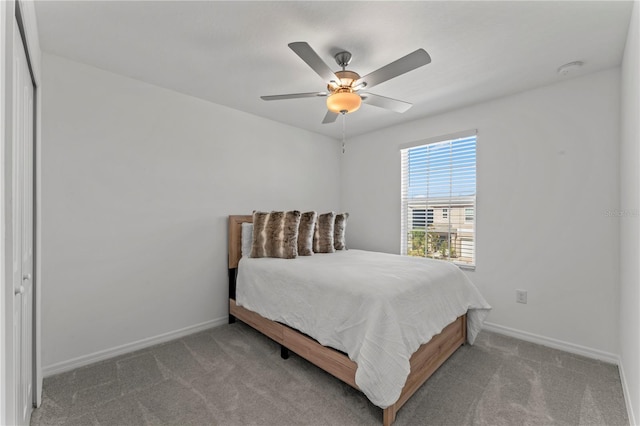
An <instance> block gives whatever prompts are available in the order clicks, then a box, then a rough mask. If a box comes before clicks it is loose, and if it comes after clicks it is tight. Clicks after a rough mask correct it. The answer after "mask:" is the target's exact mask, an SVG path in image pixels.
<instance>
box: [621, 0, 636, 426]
mask: <svg viewBox="0 0 640 426" xmlns="http://www.w3.org/2000/svg"><path fill="white" fill-rule="evenodd" d="M639 6H640V5H639V4H638V2H636V3H635V4H634V6H633V14H632V17H631V24H630V26H629V35H628V38H627V45H626V47H625V52H624V60H623V63H622V143H621V148H620V211H621V212H622V213H623V215H622V217H620V219H619V224H620V348H621V350H620V352H621V361H622V362H621V371H622V373H623V381H624V383H623V385H624V386H625V387H626V389H625V391H626V395H627V407H628V410H629V417H630V419H631V422H632V424H635V422H636V421H639V420H640V309H639V307H640V260H639V259H640V171H639V170H640V118H639V117H640V84H639V82H638V80H639V75H640V63H639V60H638V51H639V50H640V42H639V40H638V39H639V38H640V36H639V35H638V26H639V21H640V7H639Z"/></svg>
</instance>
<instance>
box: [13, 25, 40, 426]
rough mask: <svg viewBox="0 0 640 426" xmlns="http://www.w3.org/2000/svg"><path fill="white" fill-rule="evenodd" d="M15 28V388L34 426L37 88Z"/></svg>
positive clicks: (20, 411) (21, 416) (23, 419)
mask: <svg viewBox="0 0 640 426" xmlns="http://www.w3.org/2000/svg"><path fill="white" fill-rule="evenodd" d="M14 24H15V25H14V28H15V29H14V57H13V71H14V86H13V89H14V92H13V111H14V120H13V124H14V128H13V144H12V153H13V158H12V163H13V164H12V165H13V188H12V198H13V239H14V246H13V259H14V263H13V289H14V301H13V302H14V303H13V322H14V323H13V325H14V329H13V349H14V358H13V359H14V366H13V367H14V369H13V378H14V382H13V383H14V387H15V410H16V411H15V422H16V424H18V425H28V424H29V420H30V417H31V411H32V410H33V386H32V385H33V146H34V144H33V141H34V137H33V136H34V134H33V112H34V109H33V95H34V88H33V83H32V80H31V73H30V70H29V65H28V62H27V56H26V52H25V48H24V45H23V43H22V38H21V36H20V32H19V31H18V25H17V22H14ZM8 373H9V372H8ZM9 374H10V373H9Z"/></svg>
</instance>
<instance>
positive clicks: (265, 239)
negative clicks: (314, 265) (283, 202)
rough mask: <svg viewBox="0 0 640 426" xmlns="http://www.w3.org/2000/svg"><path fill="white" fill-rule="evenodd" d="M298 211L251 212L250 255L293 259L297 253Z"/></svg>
mask: <svg viewBox="0 0 640 426" xmlns="http://www.w3.org/2000/svg"><path fill="white" fill-rule="evenodd" d="M299 225H300V212H299V211H297V210H293V211H290V212H271V213H265V212H253V239H252V244H251V257H280V258H282V259H294V258H295V257H296V256H297V255H298V226H299Z"/></svg>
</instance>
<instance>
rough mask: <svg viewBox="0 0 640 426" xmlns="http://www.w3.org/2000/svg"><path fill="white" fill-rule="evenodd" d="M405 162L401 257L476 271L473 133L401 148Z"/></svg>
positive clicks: (474, 144) (403, 168)
mask: <svg viewBox="0 0 640 426" xmlns="http://www.w3.org/2000/svg"><path fill="white" fill-rule="evenodd" d="M401 159H402V160H401V161H402V188H401V209H402V238H401V241H402V247H401V252H402V254H407V255H410V256H422V257H430V258H435V259H445V260H449V261H452V262H454V263H456V264H459V265H463V266H464V265H466V266H474V265H475V234H476V230H475V208H476V136H475V132H474V134H473V135H472V136H470V135H469V133H467V134H466V135H464V137H457V138H447V139H446V140H443V139H440V140H436V141H433V142H425V143H423V144H421V145H417V146H415V145H414V146H411V147H409V148H405V149H402V150H401ZM434 212H436V215H435V216H434Z"/></svg>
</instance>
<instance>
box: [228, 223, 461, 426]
mask: <svg viewBox="0 0 640 426" xmlns="http://www.w3.org/2000/svg"><path fill="white" fill-rule="evenodd" d="M252 219H253V218H252V216H251V215H242V216H241V215H233V216H229V322H230V323H233V322H235V319H236V318H237V319H239V320H240V321H242V322H244V323H245V324H247V325H249V326H251V327H253V328H254V329H256V330H258V331H260V332H261V333H263V334H264V335H266V336H268V337H269V338H271V339H272V340H274V341H275V342H277V343H279V344H280V347H281V355H282V357H283V358H287V357H288V350H291V351H293V352H295V353H296V354H298V355H299V356H301V357H302V358H305V359H306V360H307V361H309V362H311V363H313V364H315V365H316V366H318V367H320V368H321V369H323V370H324V371H326V372H328V373H330V374H332V375H333V376H335V377H337V378H338V379H340V380H342V381H343V382H345V383H347V384H349V385H351V386H353V387H354V388H356V389H358V386H357V385H356V382H355V375H356V368H357V365H356V363H355V362H353V361H351V360H350V359H349V357H347V356H346V355H345V354H344V353H342V352H340V351H337V350H335V349H332V348H329V347H326V346H322V345H321V344H320V343H318V342H317V341H315V340H314V339H312V338H310V337H309V336H307V335H305V334H302V333H300V332H299V331H297V330H295V329H293V328H290V327H288V326H286V325H284V324H281V323H278V322H275V321H271V320H269V319H266V318H264V317H262V316H260V315H258V314H257V313H255V312H252V311H250V310H248V309H245V308H243V307H241V306H238V305H236V301H235V295H236V294H235V290H236V285H235V284H236V273H237V268H238V262H239V261H240V257H241V247H240V246H241V240H242V238H241V234H242V223H243V222H251V221H252ZM466 324H467V319H466V315H461V316H460V317H458V318H457V319H456V320H454V321H453V322H452V323H451V324H449V325H448V326H446V327H445V328H444V329H443V330H442V332H440V334H438V335H436V336H433V338H432V339H431V340H430V341H429V342H428V343H425V344H423V345H422V346H420V348H418V350H417V351H416V352H415V353H414V354H413V355H412V356H411V359H410V365H411V371H410V373H409V376H408V377H407V381H406V383H405V385H404V388H403V389H402V392H401V394H400V397H399V398H398V400H397V401H396V402H395V403H394V404H393V405H391V406H389V407H387V408H385V409H383V414H382V423H383V425H384V426H389V425H391V424H392V423H393V422H394V421H395V418H396V414H397V412H398V410H399V409H400V407H402V406H403V405H404V404H405V403H406V402H407V401H408V400H409V398H411V396H412V395H413V394H414V393H415V392H416V391H417V390H418V389H419V388H420V386H422V384H423V383H424V382H425V381H426V380H427V379H428V378H429V377H430V376H431V375H432V374H433V373H434V372H435V371H436V370H437V369H438V367H440V366H441V365H442V364H443V363H444V362H445V361H446V360H447V358H449V357H450V356H451V355H452V354H453V353H454V352H455V351H456V350H457V349H458V348H459V347H460V346H461V345H463V344H464V343H465V341H466V338H467V327H466Z"/></svg>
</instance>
